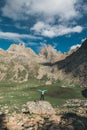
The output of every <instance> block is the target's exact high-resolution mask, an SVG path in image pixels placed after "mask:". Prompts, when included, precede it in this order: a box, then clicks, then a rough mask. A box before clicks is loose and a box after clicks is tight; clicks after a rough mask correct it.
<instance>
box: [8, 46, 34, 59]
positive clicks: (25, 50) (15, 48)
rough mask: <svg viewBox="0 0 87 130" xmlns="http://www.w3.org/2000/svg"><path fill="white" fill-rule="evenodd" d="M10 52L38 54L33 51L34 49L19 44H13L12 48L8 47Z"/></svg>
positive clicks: (26, 54) (29, 54) (27, 54)
mask: <svg viewBox="0 0 87 130" xmlns="http://www.w3.org/2000/svg"><path fill="white" fill-rule="evenodd" d="M8 52H9V53H14V54H16V55H25V56H28V57H29V56H33V57H34V56H36V54H35V53H34V52H33V50H32V49H30V48H26V47H25V46H24V45H22V44H19V45H16V44H12V45H11V46H10V48H9V49H8Z"/></svg>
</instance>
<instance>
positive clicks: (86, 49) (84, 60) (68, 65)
mask: <svg viewBox="0 0 87 130" xmlns="http://www.w3.org/2000/svg"><path fill="white" fill-rule="evenodd" d="M55 65H57V67H58V69H59V70H63V71H64V73H65V74H71V75H72V76H73V77H74V78H78V79H79V81H80V83H81V84H86V83H87V39H86V40H85V41H84V42H83V44H82V46H81V47H80V48H79V49H78V50H77V51H75V52H74V53H72V54H71V55H69V56H67V57H66V58H65V59H64V60H61V61H58V62H56V63H54V66H55Z"/></svg>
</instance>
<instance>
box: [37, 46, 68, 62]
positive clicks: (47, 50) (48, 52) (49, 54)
mask: <svg viewBox="0 0 87 130" xmlns="http://www.w3.org/2000/svg"><path fill="white" fill-rule="evenodd" d="M39 55H42V56H43V57H44V58H46V59H47V60H48V61H49V62H55V61H57V60H60V59H63V58H65V56H66V55H64V54H62V53H61V52H57V51H56V50H55V49H54V48H53V47H52V46H50V45H48V46H45V47H44V48H42V49H41V51H40V54H39Z"/></svg>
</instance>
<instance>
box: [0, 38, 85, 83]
mask: <svg viewBox="0 0 87 130" xmlns="http://www.w3.org/2000/svg"><path fill="white" fill-rule="evenodd" d="M86 56H87V39H86V40H85V41H84V42H83V44H82V46H81V47H80V48H77V49H75V50H72V51H71V52H68V53H67V54H66V53H64V54H63V53H61V52H58V51H56V50H55V49H54V48H53V47H52V46H51V45H47V46H45V47H44V48H42V49H41V50H40V53H39V54H36V53H35V52H34V51H33V50H32V49H30V48H26V47H25V46H24V45H23V44H19V45H16V44H12V45H11V46H10V47H9V48H8V50H6V51H5V50H2V49H0V57H1V58H0V74H1V76H0V81H2V80H9V81H15V82H24V81H28V80H29V78H30V77H34V78H36V79H42V78H43V77H44V76H46V77H47V80H48V81H52V80H53V79H54V80H59V79H66V78H67V79H69V80H71V82H72V79H73V81H77V82H79V83H80V84H86V79H87V73H86V72H85V69H86V66H87V65H86V64H87V57H86ZM81 80H82V81H81Z"/></svg>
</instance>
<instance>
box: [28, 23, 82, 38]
mask: <svg viewBox="0 0 87 130" xmlns="http://www.w3.org/2000/svg"><path fill="white" fill-rule="evenodd" d="M31 30H33V31H35V32H36V33H37V34H39V35H42V36H46V37H50V38H52V37H56V36H63V35H66V34H70V33H80V32H81V31H82V30H83V28H82V27H81V26H79V25H78V26H74V27H67V26H63V25H49V24H45V23H43V22H37V23H36V24H35V25H34V26H33V27H32V28H31Z"/></svg>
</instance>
